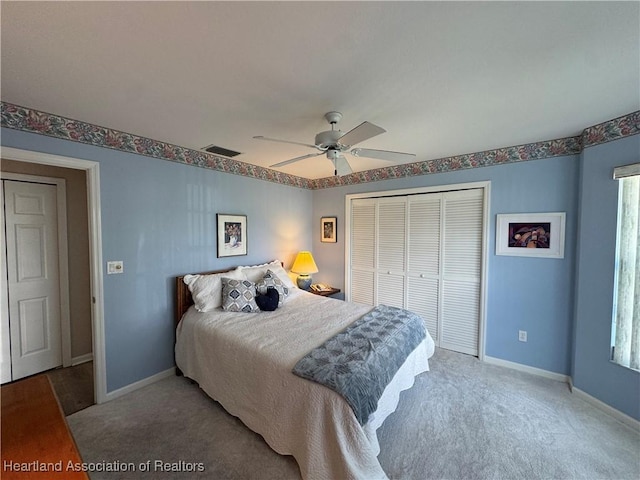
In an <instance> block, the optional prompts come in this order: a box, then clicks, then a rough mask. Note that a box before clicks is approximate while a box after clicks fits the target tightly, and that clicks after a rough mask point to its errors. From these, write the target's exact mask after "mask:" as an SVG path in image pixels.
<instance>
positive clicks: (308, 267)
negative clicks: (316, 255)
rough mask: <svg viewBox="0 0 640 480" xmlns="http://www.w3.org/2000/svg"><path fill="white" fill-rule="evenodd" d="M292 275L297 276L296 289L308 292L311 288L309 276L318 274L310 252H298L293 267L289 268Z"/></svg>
mask: <svg viewBox="0 0 640 480" xmlns="http://www.w3.org/2000/svg"><path fill="white" fill-rule="evenodd" d="M291 271H292V272H293V273H297V274H298V280H297V283H298V288H301V289H302V290H309V288H310V287H311V274H312V273H317V272H318V266H317V265H316V262H315V261H314V260H313V255H311V252H300V253H298V256H297V257H296V260H295V262H293V266H292V267H291Z"/></svg>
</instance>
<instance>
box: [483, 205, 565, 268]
mask: <svg viewBox="0 0 640 480" xmlns="http://www.w3.org/2000/svg"><path fill="white" fill-rule="evenodd" d="M564 224H565V213H564V212H554V213H518V214H509V215H504V214H502V215H498V216H497V222H496V255H514V256H520V257H546V258H564Z"/></svg>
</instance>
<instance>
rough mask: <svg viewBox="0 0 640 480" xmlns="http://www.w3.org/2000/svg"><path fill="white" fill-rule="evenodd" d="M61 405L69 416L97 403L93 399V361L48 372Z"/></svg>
mask: <svg viewBox="0 0 640 480" xmlns="http://www.w3.org/2000/svg"><path fill="white" fill-rule="evenodd" d="M47 376H48V377H49V379H50V380H51V384H52V385H53V388H54V390H55V392H56V396H57V397H58V401H59V402H60V406H61V407H62V410H63V412H64V414H65V416H69V415H71V414H72V413H75V412H78V411H80V410H82V409H84V408H87V407H89V406H91V405H93V404H94V403H95V401H94V399H93V362H86V363H82V364H80V365H76V366H75V367H67V368H57V369H55V370H50V371H48V372H47Z"/></svg>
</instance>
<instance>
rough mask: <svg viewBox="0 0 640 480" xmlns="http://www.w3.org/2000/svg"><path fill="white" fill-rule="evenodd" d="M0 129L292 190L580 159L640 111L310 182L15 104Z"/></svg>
mask: <svg viewBox="0 0 640 480" xmlns="http://www.w3.org/2000/svg"><path fill="white" fill-rule="evenodd" d="M0 113H1V117H0V126H2V127H6V128H11V129H14V130H20V131H25V132H31V133H38V134H41V135H47V136H50V137H55V138H60V139H64V140H71V141H74V142H80V143H86V144H89V145H93V146H97V147H104V148H111V149H114V150H120V151H123V152H128V153H135V154H138V155H145V156H148V157H153V158H159V159H163V160H169V161H172V162H178V163H184V164H186V165H195V166H199V167H203V168H209V169H211V170H218V171H221V172H225V173H233V174H235V175H243V176H246V177H251V178H256V179H260V180H266V181H269V182H274V183H280V184H283V185H289V186H292V187H300V188H307V189H313V190H315V189H322V188H331V187H338V186H343V185H355V184H359V183H368V182H376V181H380V180H388V179H392V178H405V177H413V176H416V175H429V174H432V173H444V172H453V171H456V170H464V169H468V168H479V167H488V166H492V165H504V164H508V163H515V162H524V161H528V160H541V159H544V158H551V157H558V156H563V155H575V154H578V153H580V152H581V151H582V150H583V149H584V148H588V147H592V146H594V145H599V144H601V143H606V142H610V141H613V140H617V139H619V138H623V137H628V136H631V135H637V134H639V133H640V111H636V112H633V113H630V114H628V115H624V116H621V117H618V118H615V119H613V120H609V121H607V122H604V123H600V124H598V125H594V126H592V127H588V128H586V129H585V130H584V131H583V132H582V134H581V135H578V136H575V137H567V138H561V139H557V140H548V141H543V142H536V143H529V144H526V145H516V146H512V147H504V148H498V149H495V150H487V151H484V152H477V153H469V154H465V155H456V156H454V157H447V158H439V159H436V160H426V161H420V162H414V163H409V164H403V165H393V166H389V167H384V168H377V169H373V170H365V171H362V172H355V173H352V174H350V175H345V176H343V177H326V178H319V179H314V180H310V179H306V178H302V177H298V176H295V175H289V174H286V173H282V172H278V171H276V170H272V169H269V168H264V167H259V166H256V165H251V164H248V163H245V162H240V161H238V160H233V159H229V158H224V157H219V156H217V155H213V154H211V153H208V152H203V151H199V150H192V149H190V148H185V147H180V146H177V145H172V144H170V143H165V142H160V141H157V140H152V139H150V138H146V137H140V136H138V135H133V134H130V133H126V132H121V131H118V130H113V129H110V128H105V127H100V126H97V125H92V124H90V123H85V122H80V121H77V120H72V119H69V118H65V117H61V116H59V115H53V114H50V113H45V112H40V111H38V110H34V109H30V108H27V107H21V106H19V105H14V104H11V103H6V102H0Z"/></svg>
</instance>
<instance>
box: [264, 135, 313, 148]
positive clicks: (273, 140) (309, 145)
mask: <svg viewBox="0 0 640 480" xmlns="http://www.w3.org/2000/svg"><path fill="white" fill-rule="evenodd" d="M253 138H255V139H256V140H266V141H268V142H278V143H290V144H292V145H302V146H303V147H309V148H317V147H316V146H315V145H311V144H308V143H300V142H290V141H289V140H278V139H277V138H269V137H264V136H262V135H256V136H255V137H253Z"/></svg>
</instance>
